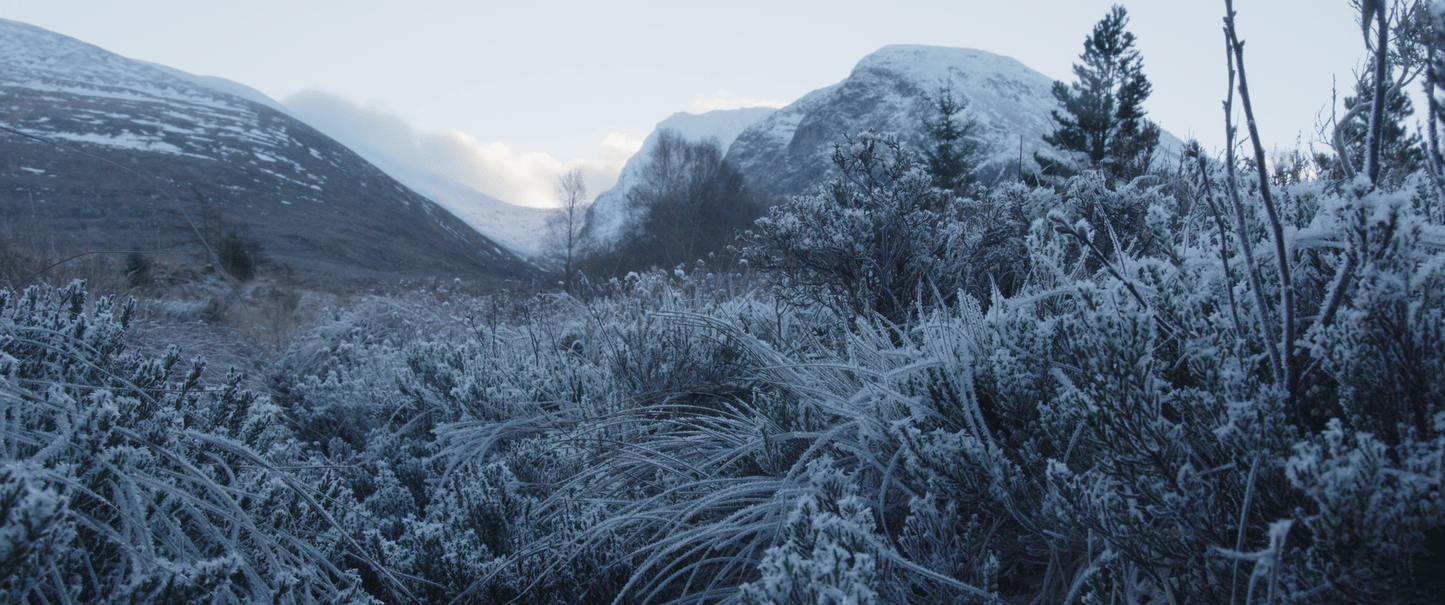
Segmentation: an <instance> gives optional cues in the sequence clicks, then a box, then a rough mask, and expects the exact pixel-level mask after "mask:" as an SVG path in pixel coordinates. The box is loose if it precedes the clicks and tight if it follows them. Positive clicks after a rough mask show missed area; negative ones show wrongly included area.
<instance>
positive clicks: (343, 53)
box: [0, 0, 1418, 205]
mask: <svg viewBox="0 0 1445 605" xmlns="http://www.w3.org/2000/svg"><path fill="white" fill-rule="evenodd" d="M1113 3H1114V2H1111V1H1096V0H1047V1H1045V0H1036V1H1032V2H1017V3H1011V4H1009V5H1007V6H1003V5H1001V4H996V3H985V2H953V3H946V4H945V3H938V2H918V1H913V2H902V3H899V4H897V5H895V6H893V7H890V9H889V10H888V11H887V12H880V11H879V10H878V7H877V6H876V5H872V4H864V3H861V2H843V3H828V4H826V5H825V4H823V3H817V2H792V3H784V4H768V3H763V2H756V1H751V0H749V1H743V2H735V3H730V4H729V5H728V7H727V8H726V10H724V9H722V8H720V7H717V6H712V7H695V6H674V5H672V4H667V3H656V2H627V3H611V4H606V5H594V4H564V5H560V6H559V5H551V6H549V7H540V6H532V5H527V6H522V5H513V4H506V5H494V4H491V3H480V4H478V3H468V4H462V3H455V2H441V1H433V2H423V3H420V4H417V5H412V6H409V7H408V8H406V9H401V8H397V7H394V6H391V5H388V4H384V3H377V2H373V3H355V2H352V3H345V4H343V3H339V2H330V1H326V2H307V3H304V4H301V5H297V6H292V5H288V4H282V3H281V2H278V1H276V0H261V1H258V2H253V3H248V4H247V5H246V6H247V8H246V10H244V11H241V10H238V9H236V8H235V7H231V6H215V5H210V4H195V3H184V2H175V1H169V0H133V1H125V2H99V1H96V0H51V1H48V2H44V3H37V2H26V3H21V2H11V1H10V0H4V1H3V2H0V17H5V18H8V19H14V20H17V21H22V22H25V23H29V24H32V25H36V26H39V27H43V28H46V29H49V30H52V31H55V32H57V33H61V34H64V35H67V36H71V37H74V38H77V39H80V40H82V41H84V42H87V43H90V44H94V45H96V46H99V47H101V48H104V49H106V50H109V51H111V52H115V53H117V54H121V55H123V56H126V57H129V58H133V59H141V60H145V61H151V62H155V63H160V64H163V65H167V66H170V67H174V68H177V69H181V70H185V71H188V72H191V73H194V74H197V75H210V76H219V77H223V78H226V79H230V80H234V81H237V82H240V83H242V84H246V85H248V86H251V87H253V88H256V89H258V90H260V91H261V92H263V93H265V94H267V95H268V96H270V97H272V98H273V99H276V100H277V101H280V102H282V103H283V104H286V105H288V106H289V107H292V108H293V110H294V109H295V108H296V107H297V104H298V102H302V101H304V102H308V103H310V106H311V108H312V109H313V110H315V109H316V108H317V107H318V106H319V105H318V104H320V105H325V104H327V103H329V104H330V107H332V108H334V111H337V112H350V113H349V114H348V115H350V116H351V117H353V118H356V119H357V120H363V121H364V120H370V122H366V123H367V124H371V125H370V126H366V127H367V128H375V129H377V132H376V133H375V134H376V136H377V137H383V138H385V137H390V140H393V141H404V142H405V141H410V142H411V144H414V145H416V146H418V147H420V146H422V145H426V144H430V143H428V142H431V143H436V142H438V141H445V142H447V146H448V148H451V149H457V150H461V152H460V153H461V155H463V156H465V157H466V158H469V159H467V161H471V162H475V163H477V164H476V166H474V167H473V168H474V169H484V170H486V171H489V172H490V173H491V174H493V175H495V177H494V178H493V179H492V180H493V181H497V182H499V183H500V182H502V181H506V183H505V186H502V185H499V186H498V187H499V188H498V189H496V190H495V191H488V192H487V193H489V194H491V195H494V196H496V197H500V198H502V199H504V200H506V201H509V202H512V203H516V204H522V205H542V204H545V203H546V202H547V200H548V197H549V195H550V177H549V176H548V175H549V174H553V173H555V172H558V171H561V170H564V169H568V168H573V167H585V168H587V169H588V170H589V172H591V173H592V174H593V191H592V192H591V193H592V194H594V195H595V194H596V193H599V192H600V189H598V188H599V187H603V186H604V184H607V183H609V182H610V181H609V179H615V176H616V171H617V170H620V168H621V165H622V163H623V162H624V161H625V160H626V158H627V156H629V155H630V154H631V153H632V152H633V151H635V150H636V148H637V147H638V146H639V145H640V143H641V140H642V139H643V138H644V137H646V136H647V135H648V133H649V132H651V130H652V128H653V126H654V125H655V124H656V123H657V122H659V121H661V120H662V119H664V118H666V117H667V116H669V115H671V114H673V113H675V112H678V111H688V112H692V113H702V112H705V111H708V110H711V109H729V108H736V107H746V106H758V105H766V106H773V107H778V106H782V105H785V104H787V103H790V102H792V101H794V100H796V99H798V98H799V97H801V96H803V95H804V94H807V93H808V92H811V91H812V90H815V89H818V88H822V87H825V86H829V85H832V84H835V83H837V82H839V81H841V80H842V79H843V78H845V77H846V76H847V75H848V73H849V72H850V71H851V69H852V67H853V65H854V64H856V63H857V62H858V61H859V60H860V59H862V58H863V57H864V56H866V55H867V54H869V53H871V52H873V51H875V50H877V49H878V48H881V47H883V46H886V45H888V44H928V45H936V46H952V47H966V48H977V49H980V50H985V51H988V52H992V53H996V54H1001V55H1006V56H1010V57H1013V58H1015V59H1017V60H1019V61H1020V62H1022V63H1024V64H1025V65H1027V66H1029V67H1030V68H1033V69H1035V70H1037V71H1039V72H1041V73H1043V74H1045V75H1047V76H1049V77H1050V78H1054V79H1057V80H1063V81H1066V82H1069V81H1072V80H1073V77H1072V73H1071V66H1072V64H1073V63H1074V62H1076V61H1077V60H1078V54H1079V52H1080V51H1081V50H1082V44H1083V39H1084V36H1085V35H1087V34H1088V33H1089V31H1090V29H1091V28H1092V27H1093V25H1094V23H1095V22H1097V21H1098V20H1099V19H1100V18H1101V17H1103V15H1104V14H1105V13H1106V12H1107V10H1108V9H1109V6H1110V5H1111V4H1113ZM1123 4H1124V6H1125V7H1126V8H1127V9H1128V10H1129V14H1130V18H1131V23H1130V26H1129V30H1130V31H1132V32H1133V33H1134V34H1135V35H1136V36H1138V47H1139V49H1140V51H1141V53H1142V55H1143V59H1144V69H1145V73H1146V75H1147V76H1148V77H1149V79H1150V81H1151V82H1152V83H1153V86H1154V92H1153V95H1152V96H1151V97H1150V98H1149V100H1148V101H1147V102H1146V103H1145V108H1146V110H1147V111H1148V112H1149V117H1150V118H1151V119H1153V120H1155V121H1157V122H1159V123H1160V124H1161V125H1162V126H1163V127H1164V128H1165V129H1166V130H1168V131H1170V132H1172V133H1173V134H1175V135H1176V136H1178V137H1180V138H1181V139H1186V140H1187V139H1189V138H1191V137H1196V138H1198V139H1199V140H1200V141H1201V143H1202V144H1204V146H1205V147H1206V148H1207V149H1212V150H1218V149H1220V148H1221V147H1222V145H1223V139H1224V137H1223V124H1222V120H1221V118H1222V115H1221V110H1220V102H1221V101H1222V100H1223V98H1224V94H1225V84H1226V83H1225V68H1224V62H1223V60H1222V59H1223V43H1222V36H1221V35H1220V33H1219V32H1220V18H1221V17H1222V15H1223V10H1224V8H1223V2H1209V3H1179V2H1165V1H1163V0H1151V1H1144V2H1132V3H1128V2H1126V3H1123ZM1235 9H1236V10H1237V11H1238V12H1239V18H1238V19H1239V21H1238V27H1239V31H1240V36H1241V37H1242V38H1243V39H1245V40H1246V42H1247V43H1248V44H1247V46H1246V53H1245V60H1246V64H1247V67H1248V68H1249V77H1250V85H1251V92H1252V94H1253V100H1254V104H1255V111H1256V115H1257V117H1258V122H1259V125H1260V130H1261V134H1262V136H1263V137H1264V138H1265V142H1266V147H1267V148H1268V149H1288V148H1292V147H1293V146H1294V145H1295V141H1296V138H1297V137H1298V138H1299V139H1300V141H1301V144H1303V145H1306V146H1307V145H1308V144H1309V143H1310V142H1311V140H1312V139H1314V138H1315V134H1314V126H1315V121H1316V116H1317V115H1321V114H1323V115H1328V112H1329V103H1330V96H1331V86H1332V84H1333V83H1334V82H1336V81H1337V82H1338V83H1339V84H1338V88H1339V90H1340V96H1341V97H1343V96H1344V94H1345V93H1347V92H1348V91H1349V88H1350V86H1351V84H1350V83H1351V82H1353V78H1354V76H1353V75H1352V72H1353V70H1355V69H1356V68H1357V66H1358V65H1359V64H1360V60H1361V58H1362V57H1363V56H1364V53H1365V50H1364V45H1363V41H1362V37H1361V34H1360V30H1359V27H1358V25H1357V24H1356V23H1355V21H1354V17H1353V9H1352V8H1351V7H1350V6H1349V3H1348V1H1346V0H1340V1H1338V2H1336V1H1331V2H1327V3H1324V4H1320V3H1315V2H1307V1H1303V0H1273V1H1268V2H1248V1H1247V0H1240V1H1239V2H1236V6H1235ZM1415 88H1417V87H1416V86H1412V87H1411V90H1412V92H1413V91H1414V89H1415ZM298 99H299V100H301V101H298ZM1417 106H1418V104H1417ZM357 123H358V124H360V123H361V122H357ZM382 130H385V132H382ZM1306 150H1308V148H1307V147H1306ZM497 192H501V193H497Z"/></svg>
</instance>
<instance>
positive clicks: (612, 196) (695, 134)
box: [587, 107, 777, 246]
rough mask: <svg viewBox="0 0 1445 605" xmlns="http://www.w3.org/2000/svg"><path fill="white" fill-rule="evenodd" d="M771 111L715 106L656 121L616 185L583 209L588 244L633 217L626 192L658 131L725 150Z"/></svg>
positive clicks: (603, 239)
mask: <svg viewBox="0 0 1445 605" xmlns="http://www.w3.org/2000/svg"><path fill="white" fill-rule="evenodd" d="M775 111H777V109H774V108H772V107H745V108H742V109H717V110H713V111H709V112H707V113H703V114H695V113H688V112H685V111H680V112H677V113H675V114H672V115H670V116H668V117H667V119H664V120H663V121H661V122H658V123H657V126H656V127H655V128H653V130H652V134H649V135H647V138H646V139H644V140H643V141H642V148H641V149H639V150H638V151H637V153H635V154H633V156H632V157H631V158H630V159H628V160H627V164H625V165H624V166H623V167H622V173H621V174H620V175H618V177H617V184H616V185H614V186H613V187H612V188H611V189H608V190H607V191H604V192H602V193H600V194H598V195H597V197H596V199H594V200H593V201H592V206H591V207H590V208H589V209H588V212H587V238H588V240H589V242H588V243H589V245H594V246H595V245H598V244H606V243H610V242H612V241H614V240H615V239H616V238H617V235H618V234H619V233H621V232H622V231H623V229H624V228H625V227H626V226H627V225H629V224H631V222H632V221H634V220H635V219H636V216H635V212H634V211H635V209H633V208H631V207H630V206H629V205H628V203H627V194H628V193H629V192H631V191H632V189H633V188H634V187H636V186H637V185H638V184H639V183H640V182H641V179H642V172H643V169H644V168H646V166H647V164H648V162H649V161H650V160H651V157H652V150H653V148H654V147H656V146H657V138H658V134H659V133H661V132H662V131H664V130H671V131H673V132H675V133H677V134H678V135H681V136H682V137H683V138H684V139H687V140H689V141H694V142H696V141H703V140H706V139H714V140H716V141H717V142H718V145H719V146H720V147H721V148H722V149H723V150H724V151H726V150H727V149H728V147H729V146H730V145H732V144H733V141H734V140H736V139H737V137H738V135H739V134H741V133H742V132H743V131H744V130H746V129H747V128H748V127H750V126H752V125H754V124H757V123H758V122H760V121H762V120H763V119H765V118H767V117H768V116H769V115H772V113H773V112H775Z"/></svg>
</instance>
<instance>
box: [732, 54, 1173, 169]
mask: <svg viewBox="0 0 1445 605" xmlns="http://www.w3.org/2000/svg"><path fill="white" fill-rule="evenodd" d="M945 84H947V85H951V86H952V88H953V92H954V94H955V95H956V96H958V97H960V98H962V99H965V100H967V102H968V107H967V109H965V110H964V112H963V116H964V117H965V118H972V119H974V120H976V122H977V130H976V131H975V133H974V134H975V136H977V137H978V139H980V141H981V142H982V143H983V144H984V148H985V149H986V150H987V151H986V160H985V162H984V163H985V169H984V170H983V171H982V172H984V173H985V179H988V178H989V177H993V178H1006V177H1009V176H1012V175H1013V174H1015V171H1016V170H1017V163H1018V161H1019V158H1020V156H1022V158H1023V161H1024V164H1025V166H1026V167H1028V166H1030V165H1031V164H1032V158H1033V154H1034V152H1035V151H1039V152H1041V153H1044V154H1046V155H1054V154H1056V153H1057V152H1055V151H1054V150H1053V149H1052V148H1050V147H1049V146H1048V144H1046V143H1044V142H1043V136H1044V135H1046V134H1049V133H1051V132H1053V130H1054V127H1055V124H1054V122H1053V121H1052V119H1051V118H1050V112H1051V111H1053V110H1055V109H1058V108H1059V105H1058V102H1057V101H1056V100H1055V99H1054V96H1053V93H1052V92H1051V90H1052V87H1053V80H1051V79H1049V77H1048V76H1045V75H1043V74H1041V73H1039V72H1036V71H1034V70H1032V69H1029V68H1028V67H1027V66H1025V65H1024V64H1022V63H1019V62H1018V61H1015V60H1014V59H1011V58H1009V57H1004V56H1000V55H995V54H993V53H989V52H984V51H981V50H972V49H966V48H943V47H936V46H906V45H898V46H885V47H883V48H882V49H879V50H878V51H877V52H874V53H873V54H870V55H868V56H866V57H864V58H863V60H861V61H859V62H858V65H857V66H855V67H854V68H853V72H852V73H851V74H850V75H849V76H848V78H847V79H845V80H843V81H842V82H839V83H838V84H834V85H833V86H829V87H827V88H822V89H819V90H815V91H813V92H811V93H808V94H807V95H805V96H803V98H801V99H798V100H797V101H795V102H794V103H793V104H791V105H788V106H787V107H784V108H782V109H779V110H778V111H777V112H776V113H774V114H772V115H771V116H769V117H768V118H767V119H765V120H763V121H761V122H759V123H757V124H755V125H753V126H752V127H751V128H749V129H747V130H746V131H744V132H743V133H742V134H741V135H739V136H738V138H737V140H736V141H735V142H734V143H733V145H732V147H731V148H730V149H729V150H728V156H727V159H728V161H729V162H732V164H733V165H734V166H736V167H737V168H738V169H739V170H740V171H742V173H743V174H744V175H745V176H746V177H747V179H748V182H749V184H750V185H752V186H754V187H757V188H758V189H761V190H762V191H765V192H767V193H772V194H778V195H787V194H793V193H800V192H802V191H804V190H806V189H808V188H809V187H811V186H813V185H815V184H817V183H819V182H821V181H822V180H824V179H826V178H828V177H829V176H830V175H831V174H832V173H833V164H832V161H831V156H832V152H833V145H834V144H835V143H838V142H840V141H842V140H843V136H844V135H848V136H853V135H855V134H857V133H858V132H861V131H863V130H865V129H868V128H872V129H874V130H878V131H886V132H893V133H896V134H898V135H899V137H900V138H902V139H903V141H904V142H905V143H907V144H909V145H911V146H914V148H917V146H918V145H919V143H920V142H921V141H922V140H923V132H922V127H923V121H924V120H925V119H928V118H931V117H933V116H932V113H931V110H930V108H929V105H928V103H927V101H926V100H925V99H926V95H932V94H936V93H937V92H938V89H939V87H940V86H943V85H945ZM1020 145H1022V149H1020ZM1162 146H1163V147H1165V148H1173V149H1177V148H1178V146H1179V144H1178V141H1177V139H1175V138H1174V137H1173V136H1172V135H1169V134H1167V133H1166V134H1165V135H1164V141H1163V142H1162ZM990 173H991V174H990Z"/></svg>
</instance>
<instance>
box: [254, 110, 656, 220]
mask: <svg viewBox="0 0 1445 605" xmlns="http://www.w3.org/2000/svg"><path fill="white" fill-rule="evenodd" d="M283 104H284V105H285V106H286V107H287V108H288V109H290V110H291V111H292V113H294V114H295V115H296V116H297V117H299V118H301V119H302V120H303V121H305V122H306V123H308V124H310V125H311V126H313V127H315V128H316V129H317V130H320V131H321V132H323V133H325V134H326V135H328V136H330V137H332V138H334V139H336V140H337V141H340V142H341V143H342V144H344V145H346V146H347V147H350V148H352V149H353V150H355V151H356V152H357V153H358V154H360V155H361V156H362V157H364V158H366V159H367V160H369V161H371V162H372V163H374V164H376V165H377V167H379V168H381V169H382V170H385V171H386V172H388V173H390V174H392V176H394V177H396V178H397V179H398V180H402V181H403V182H405V181H406V180H407V179H406V178H404V176H403V175H407V176H411V175H417V174H426V175H433V176H437V177H442V178H445V179H447V180H450V181H452V182H454V183H457V184H460V185H464V186H466V187H469V188H471V189H474V190H476V191H479V192H481V193H484V194H486V195H489V196H491V197H494V198H497V199H499V200H502V201H505V202H508V203H511V204H515V205H518V206H532V207H543V208H545V207H552V206H555V205H556V203H557V200H556V196H555V194H554V192H553V184H554V183H555V182H556V180H557V176H558V175H560V174H562V173H563V172H566V171H568V170H571V169H573V168H581V169H582V170H583V173H584V174H585V175H586V179H587V191H588V193H589V194H590V195H591V196H593V197H595V196H596V195H597V194H598V193H601V192H602V191H605V190H606V189H608V188H610V187H612V185H614V184H615V183H616V182H617V175H618V174H619V173H620V172H621V171H622V166H623V164H625V163H626V162H627V158H629V157H631V156H632V154H634V153H636V152H637V150H638V149H640V148H641V147H642V141H640V140H638V139H636V138H633V137H632V136H630V135H627V134H624V133H619V132H613V133H609V134H608V135H607V137H606V138H605V139H603V141H602V142H601V144H600V145H599V146H598V155H597V156H596V157H592V158H576V159H571V160H560V159H557V158H554V157H552V156H551V155H549V154H546V153H542V152H525V151H517V150H514V149H512V148H511V147H509V146H507V145H506V144H505V143H501V142H498V141H492V142H481V141H478V140H476V139H475V138H473V137H472V136H471V135H468V134H466V133H464V132H461V131H458V130H451V131H447V132H418V131H417V130H416V129H414V128H412V127H411V125H409V124H407V123H406V121H405V120H403V119H402V118H401V117H399V116H397V115H395V114H392V113H390V112H388V111H386V110H384V109H381V108H377V107H361V106H359V105H357V104H355V103H352V102H351V101H348V100H346V99H344V98H342V97H339V96H337V95H333V94H330V93H326V92H322V91H318V90H306V91H302V92H299V93H296V94H294V95H291V96H290V97H287V98H286V100H285V101H283Z"/></svg>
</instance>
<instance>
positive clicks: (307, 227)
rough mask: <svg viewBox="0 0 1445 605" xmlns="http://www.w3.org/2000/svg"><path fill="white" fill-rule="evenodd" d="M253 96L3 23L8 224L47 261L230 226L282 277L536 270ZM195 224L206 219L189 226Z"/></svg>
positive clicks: (190, 240) (173, 245)
mask: <svg viewBox="0 0 1445 605" xmlns="http://www.w3.org/2000/svg"><path fill="white" fill-rule="evenodd" d="M248 91H249V92H248ZM257 95H260V96H262V97H264V95H261V94H260V93H259V92H256V91H254V89H250V88H249V87H245V86H244V85H241V84H236V83H234V82H230V81H228V80H223V79H220V78H211V77H204V76H193V75H190V74H186V73H185V72H181V71H179V70H174V69H172V68H167V67H164V66H158V65H155V64H150V63H146V62H142V61H134V60H131V59H127V58H125V57H121V56H120V55H116V54H114V53H110V52H109V51H105V50H104V49H101V48H99V47H96V46H94V45H91V44H87V43H85V42H82V41H79V40H75V39H73V38H69V37H66V36H63V35H60V34H56V33H54V32H50V31H48V30H44V29H42V28H38V27H35V26H31V25H26V24H23V23H18V22H14V21H9V20H3V19H0V124H4V125H5V126H6V128H7V129H9V130H12V131H13V132H12V133H3V134H0V213H3V214H4V215H5V216H7V217H8V218H9V220H7V221H6V228H7V229H8V230H10V231H11V233H10V235H11V237H12V238H14V237H16V236H17V235H25V236H30V237H34V236H36V234H45V237H47V238H48V240H49V243H48V245H49V247H51V248H52V249H54V250H56V251H57V252H60V251H66V250H68V251H71V252H75V251H88V250H97V249H99V250H123V249H137V248H139V249H145V250H151V251H155V252H159V251H169V252H178V251H182V250H186V251H188V252H184V254H189V255H192V256H196V255H203V256H208V255H209V253H208V252H204V253H203V251H202V250H201V248H203V247H207V248H208V247H210V246H203V247H198V246H196V245H195V244H196V243H197V242H196V241H195V240H197V239H202V240H204V239H205V238H206V237H208V236H206V235H202V232H203V231H209V237H214V236H215V234H217V233H221V232H224V231H225V230H227V229H230V230H235V231H237V232H238V233H241V234H242V235H244V236H245V237H247V238H248V239H249V240H251V241H253V242H256V243H258V244H259V246H260V248H261V249H263V250H264V252H265V256H266V257H267V258H269V259H270V261H271V262H272V263H273V264H275V265H277V266H278V267H282V268H287V269H288V270H291V271H295V272H296V273H297V274H299V275H302V276H306V277H312V278H316V279H323V280H334V279H341V280H356V279H366V280H371V279H392V278H397V277H400V278H417V277H425V276H433V275H435V276H445V277H453V276H455V277H466V278H483V279H497V278H524V277H529V276H531V275H532V274H533V273H534V271H533V269H532V268H531V267H530V266H528V265H527V264H525V263H523V262H522V261H521V260H520V259H518V258H517V257H516V256H515V255H513V254H512V253H510V252H508V251H506V250H504V249H502V248H501V247H500V246H498V245H497V244H496V243H495V242H493V241H491V240H489V239H487V238H485V237H483V236H481V235H480V234H478V233H476V232H475V231H474V230H473V229H472V228H471V227H469V226H467V225H466V224H465V223H464V222H462V221H461V220H459V219H457V218H456V217H455V216H453V215H451V214H450V213H449V212H447V211H446V210H445V209H444V208H442V207H440V206H438V205H437V204H435V203H434V202H432V201H431V200H428V199H426V198H425V197H423V196H421V195H419V194H417V193H415V192H412V191H410V190H408V189H406V188H405V187H403V186H401V185H400V184H399V183H397V182H396V181H395V180H393V179H392V178H391V177H389V176H387V175H386V174H385V173H383V172H382V171H381V170H380V169H378V168H377V167H375V166H374V165H372V164H370V163H368V162H366V161H365V160H364V159H362V158H361V157H360V156H359V155H357V154H356V153H355V152H353V151H352V150H350V149H347V148H346V147H345V146H343V145H341V144H339V143H337V142H336V141H334V140H332V139H331V138H329V137H327V136H325V135H324V134H322V133H320V132H318V131H316V130H315V129H314V128H312V127H310V126H309V125H307V124H305V123H303V122H301V121H299V120H298V119H296V118H295V117H294V116H292V115H291V114H290V113H289V112H286V111H285V109H284V108H280V107H279V104H276V103H275V102H274V101H272V102H270V103H262V102H259V101H258V100H255V99H252V98H248V97H255V96H257ZM15 133H21V134H23V135H24V136H17V135H16V134H15ZM41 141H46V142H41ZM77 150H79V151H82V152H83V153H76V151H77ZM97 158H99V159H97ZM201 216H207V217H210V218H211V222H212V223H213V224H211V225H206V226H204V227H206V229H197V228H196V225H195V224H194V223H195V222H196V221H195V220H194V218H195V217H201Z"/></svg>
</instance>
